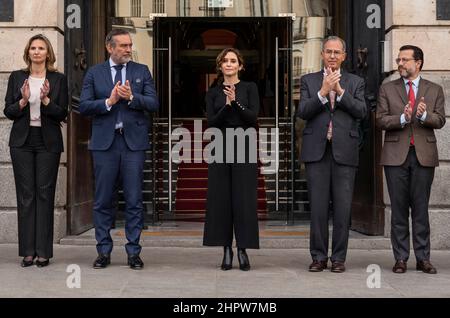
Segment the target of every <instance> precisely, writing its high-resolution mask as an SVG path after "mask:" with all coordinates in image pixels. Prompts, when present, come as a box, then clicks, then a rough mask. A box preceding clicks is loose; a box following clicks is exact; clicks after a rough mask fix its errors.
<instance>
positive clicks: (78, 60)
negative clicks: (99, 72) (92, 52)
mask: <svg viewBox="0 0 450 318" xmlns="http://www.w3.org/2000/svg"><path fill="white" fill-rule="evenodd" d="M74 53H75V63H74V66H75V68H76V69H80V70H82V71H85V70H86V69H87V62H86V50H85V49H83V48H81V49H79V48H75V52H74Z"/></svg>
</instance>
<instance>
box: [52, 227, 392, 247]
mask: <svg viewBox="0 0 450 318" xmlns="http://www.w3.org/2000/svg"><path fill="white" fill-rule="evenodd" d="M111 232H112V238H113V241H114V246H115V247H116V248H122V247H123V246H124V245H125V244H126V243H127V241H126V238H125V235H124V231H123V230H113V231H111ZM60 245H67V246H95V245H96V241H95V238H94V234H93V231H92V230H91V231H89V234H83V235H79V236H68V237H65V238H63V239H61V241H60ZM141 245H142V246H143V247H202V246H203V231H202V230H181V231H180V230H175V231H171V230H163V231H144V232H143V233H142V236H141ZM329 246H330V247H331V241H330V244H329ZM260 247H261V248H279V249H293V248H306V249H308V248H309V231H279V230H262V231H260ZM349 249H363V250H387V249H391V242H390V240H389V238H386V237H383V236H365V235H362V234H360V233H356V232H353V231H351V233H350V240H349Z"/></svg>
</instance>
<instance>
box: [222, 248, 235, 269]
mask: <svg viewBox="0 0 450 318" xmlns="http://www.w3.org/2000/svg"><path fill="white" fill-rule="evenodd" d="M232 268H233V249H232V248H231V246H224V247H223V260H222V265H221V266H220V269H222V270H223V271H228V270H230V269H232Z"/></svg>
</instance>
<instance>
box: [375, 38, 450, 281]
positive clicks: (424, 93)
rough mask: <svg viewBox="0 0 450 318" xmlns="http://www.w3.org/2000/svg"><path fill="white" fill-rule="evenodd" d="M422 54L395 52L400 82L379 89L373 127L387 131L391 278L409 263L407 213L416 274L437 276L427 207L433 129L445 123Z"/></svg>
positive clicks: (438, 91)
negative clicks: (424, 77)
mask: <svg viewBox="0 0 450 318" xmlns="http://www.w3.org/2000/svg"><path fill="white" fill-rule="evenodd" d="M423 61H424V57H423V52H422V50H421V49H420V48H418V47H416V46H413V45H405V46H402V47H401V48H400V52H399V54H398V58H397V59H396V62H397V65H398V71H399V73H400V76H401V78H399V79H397V80H395V81H392V82H389V83H386V84H384V85H382V86H381V88H380V94H379V98H378V105H377V116H376V118H377V125H378V127H380V128H381V129H383V130H385V131H386V134H385V138H384V146H383V150H382V153H381V165H383V166H384V172H385V175H386V180H387V186H388V191H389V197H390V199H391V209H392V217H391V242H392V248H393V252H394V257H395V260H396V263H395V265H394V267H393V269H392V270H393V272H394V273H399V274H400V273H404V272H406V269H407V261H408V258H409V240H410V239H409V208H411V217H412V235H413V248H414V253H415V256H416V261H417V267H416V268H417V270H420V271H423V272H425V273H429V274H436V273H437V271H436V268H435V267H434V266H433V265H432V264H431V262H430V224H429V220H428V202H429V199H430V191H431V184H432V183H433V178H434V169H435V167H437V166H438V165H439V158H438V151H437V145H436V136H435V134H434V129H440V128H442V127H443V126H444V124H445V110H444V106H445V100H444V93H443V90H442V87H441V86H439V85H437V84H435V83H432V82H430V81H427V80H426V79H423V78H422V77H421V76H420V74H419V73H420V71H421V70H422V66H423Z"/></svg>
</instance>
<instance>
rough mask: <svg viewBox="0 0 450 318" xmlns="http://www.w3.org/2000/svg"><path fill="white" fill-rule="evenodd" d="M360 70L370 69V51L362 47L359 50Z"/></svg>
mask: <svg viewBox="0 0 450 318" xmlns="http://www.w3.org/2000/svg"><path fill="white" fill-rule="evenodd" d="M357 52H358V64H357V66H358V68H359V69H361V70H365V69H366V68H367V67H368V64H367V55H368V54H369V50H368V49H367V48H366V47H365V48H362V47H361V46H360V47H359V48H358V51H357Z"/></svg>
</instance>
